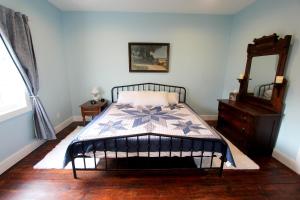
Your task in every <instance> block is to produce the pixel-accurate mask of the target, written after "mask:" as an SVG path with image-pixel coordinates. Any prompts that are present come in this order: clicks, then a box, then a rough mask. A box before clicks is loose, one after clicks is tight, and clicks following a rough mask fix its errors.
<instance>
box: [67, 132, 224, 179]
mask: <svg viewBox="0 0 300 200" xmlns="http://www.w3.org/2000/svg"><path fill="white" fill-rule="evenodd" d="M226 151H227V144H226V143H225V142H224V141H223V140H222V139H221V140H220V139H203V138H190V137H184V136H182V137H181V136H166V135H162V134H156V133H147V134H138V135H130V136H118V137H110V138H103V139H95V140H86V141H76V142H73V143H72V144H71V145H70V146H69V156H70V159H71V162H72V168H73V175H74V178H77V173H76V172H77V170H99V171H108V170H110V171H112V170H133V168H130V169H129V168H126V169H125V168H121V169H115V168H110V167H109V166H108V164H107V163H108V159H111V158H112V159H114V160H116V161H117V160H118V159H124V158H125V159H128V160H129V158H132V157H135V158H146V159H147V158H148V159H150V158H168V157H169V158H170V157H178V158H188V157H190V158H199V159H200V165H199V166H198V168H199V169H215V170H216V171H217V172H218V174H219V176H221V175H222V172H223V165H224V162H225V160H226ZM99 155H100V157H101V158H100V162H105V166H104V167H102V168H101V167H99V166H98V163H97V157H98V156H99ZM217 155H220V160H221V162H220V164H219V166H214V165H213V160H214V159H218V158H216V157H217ZM87 158H90V159H93V161H94V162H93V167H91V166H89V167H87V162H86V159H87ZM75 159H82V161H83V164H82V166H81V167H78V166H76V163H75ZM204 159H205V160H206V165H203V163H202V162H203V161H204ZM207 160H208V162H207ZM149 169H150V168H143V169H141V168H140V169H134V170H149ZM151 169H153V168H151ZM168 169H174V168H168Z"/></svg>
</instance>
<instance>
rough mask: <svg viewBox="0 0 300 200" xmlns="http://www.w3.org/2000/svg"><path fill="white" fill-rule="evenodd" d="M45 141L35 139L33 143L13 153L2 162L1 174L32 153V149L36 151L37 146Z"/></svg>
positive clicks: (0, 163)
mask: <svg viewBox="0 0 300 200" xmlns="http://www.w3.org/2000/svg"><path fill="white" fill-rule="evenodd" d="M44 142H45V141H43V140H42V141H41V140H35V141H34V142H33V143H31V144H28V145H26V146H25V147H23V148H22V149H20V150H19V151H17V152H16V153H14V154H12V155H11V156H9V157H8V158H6V159H5V160H3V161H2V162H0V174H2V173H3V172H5V171H6V170H8V169H9V168H11V167H12V166H13V165H15V164H16V163H17V162H19V161H20V160H22V159H23V158H24V157H25V156H27V155H28V154H30V153H31V152H32V151H34V150H35V149H36V148H38V147H39V146H41V145H42V144H43V143H44Z"/></svg>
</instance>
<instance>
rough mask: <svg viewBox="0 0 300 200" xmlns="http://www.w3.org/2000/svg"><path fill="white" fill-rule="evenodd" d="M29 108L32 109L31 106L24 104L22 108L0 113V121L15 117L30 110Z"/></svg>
mask: <svg viewBox="0 0 300 200" xmlns="http://www.w3.org/2000/svg"><path fill="white" fill-rule="evenodd" d="M31 110H32V109H31V106H29V104H27V105H26V106H24V107H22V108H19V109H16V110H13V111H10V112H7V113H5V114H2V115H0V122H4V121H6V120H9V119H11V118H14V117H17V116H19V115H22V114H24V113H27V112H30V111H31Z"/></svg>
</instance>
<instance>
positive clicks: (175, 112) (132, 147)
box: [65, 83, 234, 178]
mask: <svg viewBox="0 0 300 200" xmlns="http://www.w3.org/2000/svg"><path fill="white" fill-rule="evenodd" d="M125 91H128V92H127V93H130V92H129V91H132V92H131V93H137V94H138V95H140V94H141V93H140V92H135V91H144V93H147V95H148V96H146V99H147V100H148V102H149V101H150V102H151V100H150V99H151V98H152V100H154V101H157V100H158V99H159V98H160V97H161V96H163V95H167V96H164V97H167V98H165V99H166V100H167V103H166V104H165V103H163V104H162V105H154V104H155V103H153V104H152V103H151V105H149V104H146V105H140V104H138V105H135V104H131V103H126V101H124V102H121V101H120V99H121V97H119V95H120V94H122V95H123V97H124V94H126V92H125ZM131 93H130V94H131ZM148 93H151V96H149V94H148ZM156 94H157V95H158V96H157V97H156V96H155V95H156ZM171 94H173V95H174V94H176V97H177V102H176V103H170V101H171V102H173V101H172V100H170V98H168V95H169V96H171ZM111 96H112V103H111V105H110V106H109V107H108V108H107V109H106V110H105V111H104V112H102V113H101V114H100V115H99V116H97V117H96V118H95V119H93V120H92V122H90V123H89V124H88V125H87V126H86V127H85V128H84V129H83V130H81V131H80V132H79V133H78V134H77V136H76V137H75V139H74V140H73V142H72V143H71V144H70V145H69V146H68V149H67V152H66V156H65V165H66V164H67V163H68V162H72V169H73V175H74V178H77V170H128V169H115V168H113V169H112V168H110V167H109V166H108V165H107V162H108V160H109V159H114V160H118V159H127V160H129V158H144V159H145V158H146V159H149V160H150V159H153V158H173V157H177V158H197V159H198V161H199V162H200V164H199V165H198V168H200V169H215V170H217V172H218V174H219V175H220V176H221V175H222V171H223V166H224V162H225V161H230V162H231V163H232V164H233V165H234V161H233V158H232V155H231V152H230V149H229V147H228V145H227V144H226V142H225V141H224V140H223V138H222V137H221V136H220V134H219V133H218V132H217V131H215V130H214V129H213V128H211V127H210V126H209V125H208V124H206V122H205V121H204V120H202V119H201V118H200V117H199V116H198V115H197V114H196V113H195V112H194V111H193V110H192V108H191V107H190V106H188V105H187V104H186V89H185V88H183V87H179V86H171V85H163V84H155V83H142V84H134V85H125V86H117V87H113V88H112V90H111ZM120 96H121V95H120ZM133 99H134V100H135V101H137V99H138V100H139V99H140V98H137V97H134V98H133ZM163 100H164V99H163ZM169 100H170V101H169ZM88 158H89V159H91V158H92V159H93V161H94V162H93V167H87V164H86V160H87V159H88ZM99 158H100V160H101V161H100V162H105V166H104V167H102V168H101V167H99V165H98V164H99V163H98V159H99ZM76 159H82V161H83V165H82V166H80V167H79V166H76V162H75V160H76ZM214 159H219V160H220V161H221V162H219V165H218V166H215V165H213V160H214ZM204 161H205V163H206V164H202V163H204Z"/></svg>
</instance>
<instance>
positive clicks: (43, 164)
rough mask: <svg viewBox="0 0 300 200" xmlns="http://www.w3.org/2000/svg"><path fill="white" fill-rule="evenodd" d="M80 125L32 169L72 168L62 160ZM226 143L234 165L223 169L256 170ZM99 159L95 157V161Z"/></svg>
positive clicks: (79, 162)
mask: <svg viewBox="0 0 300 200" xmlns="http://www.w3.org/2000/svg"><path fill="white" fill-rule="evenodd" d="M81 128H82V127H77V128H76V129H75V130H74V131H73V132H72V133H70V134H69V135H68V136H67V137H66V138H65V139H63V140H62V141H61V142H60V143H59V144H58V145H56V147H55V148H54V149H52V150H51V151H50V152H49V153H48V154H47V155H46V156H45V157H44V158H43V159H42V160H41V161H40V162H38V163H37V164H36V165H35V166H34V167H33V168H34V169H72V165H71V163H69V164H68V165H67V166H66V167H65V168H63V161H64V156H65V152H66V149H67V147H68V145H69V144H70V143H71V142H72V140H73V138H74V137H75V136H76V134H77V133H78V132H79V131H80V129H81ZM224 139H225V140H226V142H227V144H228V145H229V147H230V150H231V152H232V155H233V158H234V161H235V164H236V167H233V166H231V165H230V163H229V164H228V163H226V164H225V165H224V169H234V170H235V169H237V170H255V169H256V170H257V169H259V166H258V165H257V164H256V163H255V162H254V161H252V160H251V159H250V158H249V157H248V156H246V155H245V154H244V153H242V152H241V151H240V150H239V149H238V148H237V147H236V146H234V145H233V144H232V143H231V142H230V141H228V140H227V139H226V138H224ZM194 160H195V163H196V165H197V166H198V167H199V164H200V159H198V158H195V159H194ZM99 161H100V159H97V161H96V162H97V163H98V162H99ZM220 162H221V161H220V159H218V158H215V159H214V160H213V166H215V167H217V166H220ZM75 165H76V167H83V159H75ZM209 165H210V160H209V159H205V158H204V159H203V161H202V167H205V166H209ZM86 166H87V168H94V166H95V164H94V159H93V158H86Z"/></svg>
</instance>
